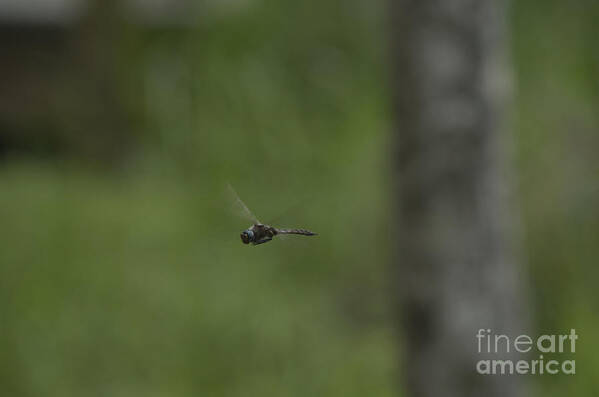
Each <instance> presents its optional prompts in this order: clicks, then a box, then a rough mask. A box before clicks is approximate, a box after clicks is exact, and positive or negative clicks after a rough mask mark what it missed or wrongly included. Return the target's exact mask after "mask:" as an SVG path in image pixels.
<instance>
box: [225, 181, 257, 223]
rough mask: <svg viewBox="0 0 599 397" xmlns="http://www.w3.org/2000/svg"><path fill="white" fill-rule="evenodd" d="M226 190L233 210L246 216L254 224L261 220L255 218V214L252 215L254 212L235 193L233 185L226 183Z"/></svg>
mask: <svg viewBox="0 0 599 397" xmlns="http://www.w3.org/2000/svg"><path fill="white" fill-rule="evenodd" d="M227 190H228V194H229V196H230V199H231V202H232V203H233V204H232V206H233V209H234V211H235V212H236V213H237V214H239V215H241V216H242V217H244V218H246V219H247V220H249V221H251V222H253V223H254V224H260V223H261V222H260V221H259V220H258V218H256V215H254V213H253V212H252V211H250V209H249V208H248V206H247V205H245V203H244V202H243V201H242V200H241V199H240V198H239V195H238V194H237V192H236V191H235V189H233V186H231V184H230V183H227Z"/></svg>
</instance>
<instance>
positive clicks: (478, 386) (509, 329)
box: [392, 0, 525, 397]
mask: <svg viewBox="0 0 599 397" xmlns="http://www.w3.org/2000/svg"><path fill="white" fill-rule="evenodd" d="M504 8H505V2H503V1H494V0H484V1H479V0H458V1H445V0H443V1H440V0H427V1H407V0H406V1H396V2H393V12H392V15H393V38H392V40H393V41H392V43H393V56H394V58H395V63H394V69H393V74H394V78H395V82H394V90H393V93H394V95H395V102H394V110H395V116H396V126H397V131H396V143H397V151H396V153H395V157H396V159H397V162H396V167H397V168H396V177H397V182H398V188H399V205H398V211H399V219H398V224H399V229H400V232H399V233H398V234H397V239H396V242H397V250H398V255H399V256H398V258H397V267H396V268H397V273H398V276H397V283H398V284H397V290H398V291H399V295H400V299H401V305H402V325H403V330H404V333H405V336H406V338H407V341H406V343H405V346H406V351H405V361H404V367H405V371H406V374H407V382H408V383H407V388H408V391H409V395H411V396H418V397H420V396H430V397H432V396H460V397H464V396H472V397H474V396H477V397H478V396H483V395H484V396H502V397H503V396H516V395H520V385H519V383H520V378H518V377H515V376H512V377H507V376H505V377H492V376H488V377H485V376H482V375H478V374H477V373H476V363H477V362H478V361H479V360H481V359H482V358H483V357H482V356H481V355H480V354H478V352H477V344H476V340H475V333H476V332H477V330H478V329H480V328H484V329H492V330H493V331H494V332H498V333H506V334H508V335H514V333H515V332H517V331H520V330H521V328H520V326H521V313H520V310H521V308H522V307H524V306H525V304H524V302H523V301H522V295H521V293H520V290H519V287H518V284H519V279H518V270H517V266H516V261H515V258H514V257H515V256H514V254H513V249H512V241H511V240H512V239H514V237H515V233H514V230H513V222H512V213H511V212H510V210H509V205H508V204H507V201H508V197H507V195H506V194H505V192H506V191H509V190H510V189H509V183H508V178H506V167H504V160H505V159H504V157H505V153H504V147H503V144H504V142H503V141H504V132H505V130H504V125H503V117H504V107H505V104H506V99H507V98H506V97H507V94H508V93H509V88H510V79H509V73H508V72H509V68H508V67H507V65H506V51H505V48H506V46H507V38H506V28H505V26H504V22H505V21H504V12H505V9H504ZM501 358H502V359H505V357H501Z"/></svg>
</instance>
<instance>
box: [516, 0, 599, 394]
mask: <svg viewBox="0 0 599 397" xmlns="http://www.w3.org/2000/svg"><path fill="white" fill-rule="evenodd" d="M598 18H599V3H597V2H596V1H586V0H585V1H579V2H572V3H563V2H559V1H548V2H538V1H532V0H527V1H515V2H513V7H512V13H511V22H512V25H513V29H512V41H513V50H514V51H513V60H514V63H515V66H516V78H517V84H516V89H517V92H516V102H515V106H514V109H515V112H516V115H515V116H516V117H515V127H516V128H515V146H516V154H517V155H516V160H517V167H516V177H517V178H518V179H519V199H520V204H521V207H522V210H521V215H522V217H523V222H522V223H523V228H524V242H523V247H524V250H523V253H524V255H525V258H524V259H526V261H527V263H528V264H529V265H530V269H529V278H530V281H531V284H532V287H533V288H532V291H531V297H532V300H533V308H534V309H535V310H534V313H535V314H534V316H535V318H533V319H531V324H532V326H533V327H534V328H536V330H537V331H538V333H539V334H542V333H552V332H556V331H560V332H564V331H567V330H569V329H570V328H575V329H576V330H577V332H578V333H579V335H580V345H577V350H576V353H575V355H574V357H573V358H575V359H576V375H575V376H565V375H558V376H546V377H543V379H541V380H537V379H535V381H538V386H539V395H546V396H547V395H549V396H561V395H564V394H568V395H575V396H593V395H596V394H597V393H599V382H597V379H596V376H595V375H594V374H596V373H597V369H598V368H599V344H598V343H597V342H596V340H595V335H597V334H598V333H599V317H598V316H597V313H599V299H598V293H597V287H596V285H595V284H596V283H595V280H597V278H598V277H599V270H598V267H597V258H599V207H598V206H597V203H598V202H599V161H598V160H597V154H596V152H597V150H596V148H598V147H599V133H598V131H599V113H598V112H597V109H599V47H598V46H597V40H598V39H599V25H598V24H597V20H599V19H598ZM534 328H533V329H534Z"/></svg>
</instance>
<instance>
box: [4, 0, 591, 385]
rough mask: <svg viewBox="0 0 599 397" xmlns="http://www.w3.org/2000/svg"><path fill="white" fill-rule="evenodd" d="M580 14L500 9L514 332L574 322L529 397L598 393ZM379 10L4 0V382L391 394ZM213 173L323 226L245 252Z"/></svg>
mask: <svg viewBox="0 0 599 397" xmlns="http://www.w3.org/2000/svg"><path fill="white" fill-rule="evenodd" d="M598 20H599V3H598V2H596V1H591V0H581V1H577V2H562V1H556V0H545V1H539V0H519V1H513V2H512V4H511V7H510V11H509V22H510V32H511V43H510V48H511V58H512V62H513V68H514V76H515V90H514V97H513V102H512V104H511V109H512V115H513V117H512V120H511V125H512V128H511V130H512V133H513V139H512V140H513V143H514V153H515V156H514V164H513V165H512V166H513V167H512V168H513V170H514V173H515V178H514V179H515V180H516V181H517V186H515V191H516V192H517V197H518V199H519V205H520V212H521V223H522V229H523V231H524V233H523V248H524V250H523V257H522V258H521V262H522V264H523V266H526V267H527V268H528V273H529V274H530V280H527V282H526V283H525V285H526V286H527V287H528V291H527V295H528V297H529V298H530V301H531V302H532V303H531V305H532V308H533V313H534V321H533V323H532V324H531V332H530V333H531V334H533V335H534V334H536V333H560V332H564V333H565V332H566V331H568V330H569V329H570V328H576V329H577V331H578V334H579V335H580V339H579V343H578V346H577V347H578V349H577V352H576V354H575V359H576V361H577V374H576V375H575V376H567V375H555V376H543V377H534V378H531V381H532V385H533V386H532V389H531V390H532V392H533V393H536V395H545V396H561V395H565V394H567V395H576V396H594V395H598V394H599V381H597V377H596V373H597V370H598V369H599V344H597V343H596V341H594V339H593V338H594V337H595V336H596V335H599V316H598V314H599V299H598V298H599V296H598V294H597V287H596V280H598V279H599V270H598V267H597V263H596V260H597V258H599V207H598V205H597V203H599V161H597V148H598V147H599V134H598V128H599V113H598V112H597V108H598V106H599V47H598V46H597V42H598V41H599V24H597V21H598ZM388 22H389V20H388V18H387V4H386V3H385V2H383V1H380V0H377V1H370V2H367V1H361V0H349V1H339V0H321V1H312V0H310V1H302V2H296V1H273V0H206V1H201V2H185V1H177V0H154V1H141V0H137V1H134V0H130V1H124V0H122V1H117V0H110V1H100V0H97V1H92V0H89V1H85V0H51V1H50V0H47V1H42V0H4V1H2V2H0V31H1V32H2V33H1V34H0V43H1V47H0V48H1V49H2V55H1V58H0V79H1V81H2V84H1V86H0V352H1V354H0V387H1V388H2V393H3V394H5V395H11V396H39V395H49V396H52V395H55V396H96V395H97V396H100V395H102V396H104V395H111V396H135V395H144V396H188V395H202V396H204V395H205V396H240V395H243V396H263V395H276V396H306V395H322V396H364V395H371V396H375V395H376V396H394V395H401V394H402V390H403V387H402V380H401V378H400V376H399V374H400V371H399V369H398V368H399V367H400V365H402V363H400V362H399V359H398V357H399V356H400V355H399V354H398V352H399V351H400V350H401V344H402V343H401V338H400V337H399V335H397V333H396V331H395V329H396V323H397V320H396V319H395V318H394V312H393V310H392V305H391V304H390V300H391V299H390V296H391V295H392V289H393V287H394V286H393V283H392V282H390V281H389V277H388V275H389V274H390V272H389V267H390V264H389V262H390V260H391V252H392V249H391V248H392V247H391V243H392V239H391V238H390V236H392V232H393V227H394V225H392V224H391V219H392V218H391V216H390V212H391V208H392V206H391V204H392V197H391V190H390V188H389V187H390V185H391V184H390V180H391V178H392V175H391V171H390V162H391V161H390V159H389V150H388V147H389V143H390V142H391V141H392V139H393V137H392V128H391V125H392V115H391V114H390V100H389V97H390V92H389V85H388V81H389V76H390V75H392V73H393V69H392V67H391V65H390V60H389V59H390V57H389V54H388V49H389V45H388V42H389V37H388V35H389V32H388V29H387V24H388ZM228 182H230V183H231V184H232V185H233V186H235V188H236V190H237V191H238V193H239V194H240V196H241V197H242V198H243V199H244V201H245V202H246V203H247V204H248V205H249V206H250V207H251V208H252V209H253V211H254V212H255V213H256V214H257V215H258V216H259V217H260V218H261V220H263V221H265V222H271V221H272V222H274V221H275V220H276V221H277V222H278V223H280V224H281V225H288V226H299V227H306V228H310V229H313V230H315V231H317V232H319V233H320V235H319V236H318V237H317V238H314V239H302V238H296V239H293V238H289V239H286V240H282V241H276V242H273V243H270V244H267V245H262V246H259V247H255V248H253V247H248V246H244V245H242V244H241V241H240V239H239V236H238V235H239V232H240V231H241V230H242V229H243V228H245V227H247V226H248V222H247V221H245V220H243V219H241V218H239V217H236V216H235V215H234V214H232V211H231V202H230V201H229V200H228V199H227V195H226V194H224V193H225V190H226V189H225V187H226V184H227V183H228ZM474 341H475V340H474V337H473V343H475V342H474ZM403 364H405V363H403Z"/></svg>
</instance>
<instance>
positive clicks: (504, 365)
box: [476, 329, 578, 375]
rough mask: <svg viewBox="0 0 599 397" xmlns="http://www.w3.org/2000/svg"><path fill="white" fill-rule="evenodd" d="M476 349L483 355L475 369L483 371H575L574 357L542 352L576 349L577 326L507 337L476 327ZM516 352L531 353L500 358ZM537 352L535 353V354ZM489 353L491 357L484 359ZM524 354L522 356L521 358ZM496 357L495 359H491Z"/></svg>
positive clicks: (541, 373)
mask: <svg viewBox="0 0 599 397" xmlns="http://www.w3.org/2000/svg"><path fill="white" fill-rule="evenodd" d="M476 339H477V342H478V353H479V354H482V355H484V356H485V359H482V360H480V361H479V362H478V363H477V364H476V371H477V372H478V373H479V374H482V375H513V374H531V375H537V374H538V375H543V374H551V375H553V374H557V373H563V374H567V375H574V374H575V373H576V361H575V360H573V359H571V360H561V361H560V360H554V359H549V358H550V357H545V356H544V354H553V353H571V354H573V353H575V352H576V340H577V339H578V335H576V330H575V329H571V330H570V333H569V334H565V335H541V336H539V337H537V338H532V337H530V336H528V335H519V336H517V337H515V338H510V337H508V336H507V335H501V334H494V333H492V332H491V330H490V329H479V330H478V333H477V334H476ZM516 353H520V354H522V355H526V354H532V355H533V357H535V356H536V358H535V359H532V360H525V359H522V360H512V359H499V358H504V356H506V355H511V356H510V357H511V358H512V357H513V356H514V355H515V354H516ZM535 353H537V354H535ZM487 356H489V357H491V359H487V358H486V357H487ZM524 357H526V356H523V358H524ZM493 358H497V359H493ZM551 358H552V357H551Z"/></svg>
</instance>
